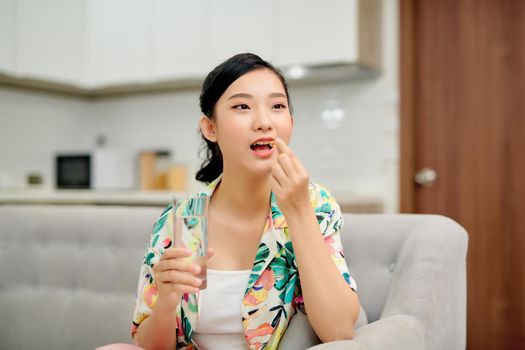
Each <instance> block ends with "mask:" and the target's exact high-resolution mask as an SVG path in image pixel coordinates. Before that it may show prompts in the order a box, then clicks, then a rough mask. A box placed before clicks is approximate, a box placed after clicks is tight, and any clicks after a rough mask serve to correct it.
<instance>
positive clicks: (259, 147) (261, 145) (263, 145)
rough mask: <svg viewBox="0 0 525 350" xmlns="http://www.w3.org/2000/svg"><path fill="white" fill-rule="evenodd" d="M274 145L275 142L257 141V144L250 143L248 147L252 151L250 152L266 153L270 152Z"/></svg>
mask: <svg viewBox="0 0 525 350" xmlns="http://www.w3.org/2000/svg"><path fill="white" fill-rule="evenodd" d="M274 145H275V141H259V142H255V143H252V144H251V145H250V148H251V149H252V151H256V152H257V151H268V150H271V149H272V148H273V146H274Z"/></svg>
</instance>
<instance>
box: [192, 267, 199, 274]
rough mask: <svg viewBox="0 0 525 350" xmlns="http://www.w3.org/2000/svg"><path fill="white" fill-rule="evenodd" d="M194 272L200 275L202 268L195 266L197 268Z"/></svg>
mask: <svg viewBox="0 0 525 350" xmlns="http://www.w3.org/2000/svg"><path fill="white" fill-rule="evenodd" d="M193 270H195V272H196V273H199V272H201V267H200V266H195V268H194V269H193Z"/></svg>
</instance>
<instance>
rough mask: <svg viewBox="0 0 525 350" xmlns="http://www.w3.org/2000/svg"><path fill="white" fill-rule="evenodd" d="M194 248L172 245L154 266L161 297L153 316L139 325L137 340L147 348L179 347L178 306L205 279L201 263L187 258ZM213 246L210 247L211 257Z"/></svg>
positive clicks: (209, 253) (135, 338)
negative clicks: (202, 278) (200, 272)
mask: <svg viewBox="0 0 525 350" xmlns="http://www.w3.org/2000/svg"><path fill="white" fill-rule="evenodd" d="M190 255H191V251H190V250H188V249H184V248H168V249H167V250H166V251H165V252H164V254H163V255H162V256H161V258H160V260H159V261H158V262H157V263H156V264H155V265H154V267H153V279H154V281H155V286H156V288H157V290H158V293H157V299H156V303H155V306H154V307H153V310H151V314H150V316H149V317H147V318H146V319H144V320H143V321H142V322H141V323H140V325H139V326H138V328H137V330H136V332H135V334H134V337H133V338H134V340H135V343H136V344H137V345H138V346H140V347H142V348H145V349H147V350H157V349H159V350H164V349H169V350H173V349H176V348H177V307H178V305H179V304H180V303H181V296H182V295H184V294H185V293H197V292H198V290H199V289H198V286H199V285H200V284H201V283H202V280H201V279H200V278H197V276H196V275H197V274H198V273H199V271H200V267H199V266H197V265H196V264H194V263H192V262H188V261H185V260H184V258H187V257H188V256H190ZM212 256H213V250H212V249H211V248H209V249H208V256H207V257H208V258H211V257H212Z"/></svg>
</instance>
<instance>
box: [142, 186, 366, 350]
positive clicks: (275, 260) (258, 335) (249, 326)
mask: <svg viewBox="0 0 525 350" xmlns="http://www.w3.org/2000/svg"><path fill="white" fill-rule="evenodd" d="M220 179H221V178H220V177H219V178H218V179H216V180H215V181H213V182H212V183H211V184H210V185H209V188H210V193H212V192H213V190H214V189H215V187H216V186H217V184H218V183H219V181H220ZM309 189H310V203H311V205H312V206H313V207H314V208H315V215H316V217H317V221H318V223H319V228H320V233H321V234H322V235H323V237H324V241H325V243H326V245H327V247H328V249H329V251H330V252H331V255H332V259H333V261H334V263H335V264H336V266H337V267H338V269H339V271H340V272H341V276H342V277H343V278H344V279H345V280H346V282H347V283H348V285H349V288H352V289H353V290H356V284H355V281H354V280H353V279H352V277H350V274H349V273H348V267H347V265H346V262H345V259H344V255H343V249H342V245H341V238H340V235H339V230H340V228H341V227H342V226H343V217H342V215H341V211H340V209H339V205H338V204H337V203H336V202H335V200H334V199H333V198H332V197H331V196H330V194H329V193H328V191H327V190H326V189H324V188H323V187H321V186H320V185H318V184H315V183H313V182H310V186H309ZM172 224H173V216H172V207H171V205H170V206H168V207H167V208H166V209H165V210H164V212H163V213H162V214H161V216H160V217H159V219H158V220H157V222H156V223H155V225H154V227H153V233H152V235H151V239H150V242H149V244H148V246H147V248H146V253H145V257H144V261H143V264H142V268H141V271H140V277H139V282H138V292H137V299H136V303H135V311H134V317H133V326H132V334H133V333H135V332H136V330H137V327H138V326H139V324H140V323H141V322H142V321H143V320H144V319H145V318H147V317H148V316H149V315H150V314H151V311H152V309H153V308H154V307H155V303H156V301H157V296H158V292H157V288H156V285H155V281H154V279H153V270H152V268H153V265H154V264H156V263H157V262H158V261H159V259H160V257H161V255H162V254H163V252H164V250H165V249H166V248H168V247H170V246H171V239H170V237H171V234H170V232H171V228H172ZM296 235H297V236H299V234H296ZM314 254H315V252H312V255H314ZM299 277H300V276H299V271H298V269H297V264H296V261H295V255H294V251H293V245H292V240H291V238H290V234H289V232H288V227H287V224H286V221H285V218H284V216H283V214H282V213H281V211H280V210H279V208H278V206H277V203H276V200H275V196H274V194H273V193H272V194H271V210H270V213H268V218H267V222H266V226H265V229H264V233H263V235H262V239H261V242H260V244H259V248H258V251H257V255H256V256H255V261H254V262H253V267H252V272H251V275H250V278H249V281H248V285H247V286H246V291H245V294H244V299H243V301H242V315H239V317H240V318H242V324H243V329H244V336H245V338H246V342H247V348H248V349H255V350H259V349H266V350H273V349H277V346H278V344H279V341H280V339H281V337H282V335H283V334H284V332H285V330H286V327H287V326H288V322H289V321H290V319H291V318H292V316H293V315H294V314H295V312H296V309H297V307H299V309H300V310H302V311H304V308H303V306H304V305H303V297H302V293H301V282H300V278H299ZM176 312H177V349H186V350H189V349H197V345H196V344H195V343H194V342H193V341H192V336H193V330H194V328H195V325H196V323H197V319H198V317H199V293H196V294H184V295H183V297H182V301H181V303H180V304H179V305H178V307H177V310H176Z"/></svg>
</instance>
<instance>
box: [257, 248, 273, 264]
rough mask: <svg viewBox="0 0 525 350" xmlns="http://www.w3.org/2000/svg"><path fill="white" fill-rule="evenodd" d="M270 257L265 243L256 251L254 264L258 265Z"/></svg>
mask: <svg viewBox="0 0 525 350" xmlns="http://www.w3.org/2000/svg"><path fill="white" fill-rule="evenodd" d="M268 255H270V248H268V246H267V245H266V244H265V243H261V244H259V249H258V250H257V255H256V256H255V264H258V263H260V262H261V261H262V262H264V260H265V259H266V258H267V257H268Z"/></svg>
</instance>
